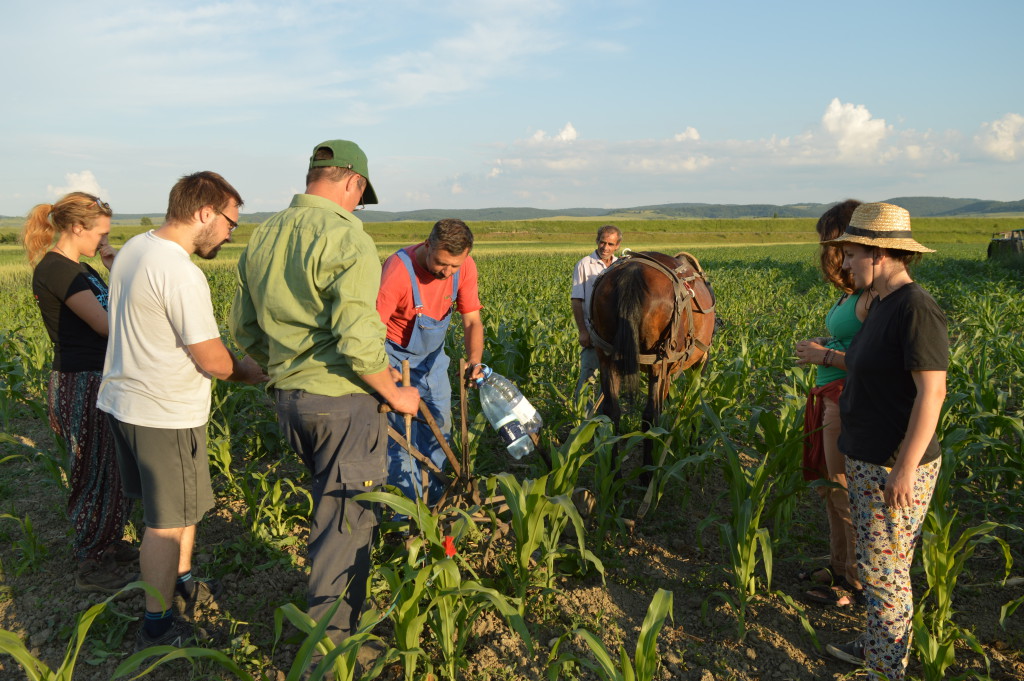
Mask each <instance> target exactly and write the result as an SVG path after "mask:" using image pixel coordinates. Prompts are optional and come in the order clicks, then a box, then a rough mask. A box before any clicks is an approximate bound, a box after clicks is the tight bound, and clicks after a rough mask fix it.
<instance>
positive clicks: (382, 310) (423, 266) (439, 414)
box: [377, 219, 484, 503]
mask: <svg viewBox="0 0 1024 681" xmlns="http://www.w3.org/2000/svg"><path fill="white" fill-rule="evenodd" d="M472 248H473V233H472V232H471V231H470V230H469V227H467V226H466V223H465V222H463V221H462V220H455V219H446V220H440V221H438V222H437V224H435V225H434V228H433V229H432V230H431V232H430V237H429V238H428V239H427V240H426V241H424V242H423V243H420V244H416V245H414V246H408V247H406V248H403V249H401V250H400V251H398V252H397V253H395V254H394V255H392V256H390V257H389V258H388V259H387V260H386V261H385V262H384V268H383V272H382V274H381V282H380V292H379V293H378V294H377V313H378V314H380V318H381V321H383V322H384V324H385V325H386V326H387V340H386V342H385V349H386V350H387V353H388V356H389V357H390V358H391V365H392V366H393V367H395V368H396V369H399V370H400V369H401V366H402V360H403V359H407V360H409V372H410V376H411V379H412V385H413V386H415V387H416V388H418V389H419V391H420V396H421V397H422V399H423V401H424V402H425V403H426V404H427V406H428V407H429V408H430V412H431V414H432V415H433V417H434V419H435V420H436V421H437V425H438V426H440V428H441V431H442V432H443V433H444V434H445V437H448V435H449V433H450V431H451V423H452V418H451V416H452V414H451V412H452V388H451V384H450V383H449V381H448V364H449V359H448V355H447V354H445V351H444V341H445V334H446V333H447V331H448V325H449V323H450V322H451V319H452V310H458V312H459V314H461V315H462V329H463V332H464V337H465V344H466V358H467V360H468V362H469V376H468V378H482V377H483V373H482V371H481V370H480V360H481V358H482V357H483V351H484V325H483V321H482V320H481V319H480V308H481V307H482V306H481V305H480V295H479V291H478V288H477V271H476V263H475V262H473V258H472V257H471V256H470V255H469V252H470V250H471V249H472ZM389 418H390V419H391V420H392V426H394V428H395V430H397V431H398V432H400V433H403V434H404V426H403V423H404V419H403V418H402V416H401V415H400V414H394V413H393V414H391V415H390V416H389ZM412 444H413V446H414V447H416V449H418V450H419V451H420V452H421V453H423V454H424V455H425V456H427V457H429V458H430V460H431V461H433V462H434V463H435V464H436V465H437V466H438V468H440V469H442V470H443V469H444V466H445V462H446V461H447V459H446V457H445V455H444V451H443V450H442V449H441V446H440V445H439V444H438V443H437V441H436V440H435V439H434V436H433V434H432V433H431V432H430V429H429V428H428V427H427V426H426V425H425V424H422V423H418V422H414V423H413V432H412ZM422 468H425V467H424V466H422V465H421V464H420V463H419V462H418V461H416V460H415V459H414V458H413V457H412V456H411V455H410V454H409V453H408V452H406V451H405V450H404V449H402V448H401V447H399V446H398V444H397V443H395V442H393V441H392V442H389V443H388V484H390V485H394V486H396V487H398V488H399V489H401V490H402V492H403V493H405V495H406V496H407V497H409V498H410V499H415V498H418V497H422V496H423V490H422V485H421V469H422ZM428 476H429V478H430V484H429V485H428V488H427V495H426V496H427V502H428V503H431V502H436V501H437V500H438V499H439V498H440V496H441V492H442V491H443V490H444V486H443V484H442V483H441V481H440V480H438V479H437V478H436V477H435V476H433V475H430V474H429V473H428Z"/></svg>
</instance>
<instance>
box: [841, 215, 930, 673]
mask: <svg viewBox="0 0 1024 681" xmlns="http://www.w3.org/2000/svg"><path fill="white" fill-rule="evenodd" d="M826 243H828V244H835V245H838V246H841V247H842V249H843V255H844V258H843V268H844V269H845V270H846V271H848V272H849V273H850V274H851V275H852V277H853V285H854V287H855V288H858V289H869V290H871V291H873V292H874V293H876V294H877V295H878V299H877V300H876V301H875V302H874V304H873V305H872V307H871V314H870V315H868V317H867V319H866V320H865V322H864V326H863V327H862V328H861V330H860V332H859V333H858V334H857V335H856V336H855V337H854V339H853V341H852V342H851V343H850V347H849V348H848V349H847V351H846V357H845V360H846V368H847V378H846V387H845V388H844V389H843V394H842V397H841V398H840V400H839V411H840V420H841V422H842V433H841V434H840V436H839V449H840V451H842V452H843V454H845V455H846V482H847V487H848V489H849V492H850V511H851V513H850V515H851V519H852V521H853V529H854V535H855V539H856V544H857V566H858V570H859V573H860V579H861V582H862V583H863V584H864V589H865V595H866V596H867V599H866V600H867V622H866V625H867V626H866V629H865V632H864V633H863V634H862V635H861V636H860V637H858V638H857V639H855V640H853V641H850V642H849V643H845V644H829V645H828V646H827V649H828V651H829V652H830V653H831V654H832V655H834V656H835V657H837V658H839V659H842V660H846V661H848V662H852V663H854V664H859V665H863V666H865V667H866V668H867V670H868V673H869V675H870V676H871V678H874V679H882V678H884V679H889V681H901V680H902V679H903V678H904V675H905V673H906V662H907V657H908V655H909V652H910V650H909V649H910V637H911V620H912V618H913V614H914V599H913V592H912V590H911V584H910V565H911V563H912V562H913V559H914V547H915V545H916V543H917V540H918V538H919V537H920V535H921V523H922V522H923V521H924V517H925V515H927V513H928V504H929V503H930V502H931V497H932V492H933V491H934V489H935V479H936V477H937V476H938V473H939V463H940V461H941V453H942V452H941V449H940V448H939V442H938V439H937V438H936V434H935V429H936V426H937V424H938V421H939V414H940V412H941V410H942V402H943V400H944V399H945V396H946V370H947V368H948V366H949V335H948V332H947V328H946V317H945V315H944V314H943V313H942V310H941V309H940V308H939V306H938V305H937V304H936V302H935V300H934V299H933V298H932V297H931V296H930V295H929V294H928V293H927V292H926V291H925V290H924V289H923V288H921V286H919V285H918V284H917V283H915V282H914V280H913V279H912V277H911V276H910V271H909V270H908V266H909V265H910V264H911V263H913V262H914V261H916V259H917V258H919V257H920V254H921V253H932V252H934V251H932V250H931V249H929V248H925V247H924V246H922V245H921V244H919V243H918V242H917V241H915V240H914V238H913V236H912V235H911V230H910V214H909V213H907V211H906V210H904V209H902V208H900V207H899V206H894V205H892V204H887V203H867V204H863V205H861V206H859V207H858V208H857V210H855V211H854V213H853V216H852V218H851V220H850V225H849V226H848V227H847V228H846V230H845V232H844V234H843V235H842V236H840V237H839V238H837V239H833V240H831V241H828V242H826Z"/></svg>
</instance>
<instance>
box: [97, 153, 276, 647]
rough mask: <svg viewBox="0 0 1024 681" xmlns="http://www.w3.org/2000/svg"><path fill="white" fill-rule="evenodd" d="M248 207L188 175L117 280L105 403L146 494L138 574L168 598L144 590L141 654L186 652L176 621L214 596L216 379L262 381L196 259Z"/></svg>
mask: <svg viewBox="0 0 1024 681" xmlns="http://www.w3.org/2000/svg"><path fill="white" fill-rule="evenodd" d="M241 205H242V197H241V196H239V194H238V192H237V191H235V188H234V187H232V186H231V185H230V184H228V183H227V181H226V180H225V179H224V178H223V177H221V176H220V175H218V174H217V173H214V172H210V171H204V172H200V173H194V174H192V175H186V176H185V177H183V178H181V179H180V180H179V181H178V182H177V184H175V185H174V188H173V189H171V194H170V199H169V202H168V208H167V216H166V219H165V221H164V224H163V225H162V226H160V227H159V228H157V229H155V230H151V231H149V232H146V233H144V234H139V235H138V236H136V237H133V238H132V239H130V240H129V241H128V242H127V243H126V244H125V245H124V247H123V248H122V249H121V250H120V251H119V252H118V260H117V266H116V267H114V268H113V269H112V270H111V274H110V300H109V322H110V335H109V337H108V340H107V354H106V358H105V361H104V366H103V382H102V383H101V385H100V389H99V395H98V398H97V407H99V409H100V410H102V411H104V412H106V413H107V416H108V419H109V421H110V425H111V429H112V430H113V434H114V441H115V445H116V449H117V458H118V466H119V468H120V470H121V481H122V485H123V486H124V490H125V494H126V495H127V496H129V497H133V498H138V499H142V504H143V509H144V513H143V520H144V522H145V524H146V532H145V535H144V536H143V539H142V546H141V548H140V550H139V554H140V555H139V566H140V568H141V570H142V579H143V580H144V581H146V582H148V583H149V584H151V585H152V586H154V587H155V588H156V589H157V591H159V593H160V596H161V597H162V599H161V598H157V597H156V596H154V595H152V594H149V593H147V594H146V615H145V619H144V620H143V625H142V626H141V627H140V628H139V631H138V634H137V635H136V638H135V647H136V650H141V649H143V648H147V647H149V646H153V645H172V646H178V647H181V646H183V645H187V644H188V643H189V642H190V640H192V638H193V630H192V627H191V625H189V623H188V622H186V621H185V620H184V619H183V618H182V617H181V616H180V615H181V614H185V613H192V614H194V609H195V607H196V605H197V604H203V603H208V602H210V601H212V600H213V596H214V593H215V591H216V588H215V587H214V586H213V585H212V583H210V582H206V581H202V580H198V579H193V578H192V547H193V544H194V542H195V533H196V523H198V522H199V520H200V519H201V518H202V517H203V514H205V513H206V511H208V510H210V509H211V508H213V503H214V499H213V489H212V487H211V485H210V468H209V459H208V458H207V453H206V422H207V420H208V418H209V414H210V378H211V377H216V378H219V379H221V380H229V381H240V382H243V383H249V384H253V383H259V382H260V381H264V380H266V375H265V374H264V373H263V371H262V369H260V367H259V365H257V364H256V363H255V362H254V361H253V360H252V359H250V358H249V357H245V358H243V359H241V360H239V359H237V358H236V357H235V356H234V355H233V354H232V353H231V352H230V351H228V349H227V348H226V347H225V346H224V343H223V342H222V341H221V339H220V330H219V328H218V327H217V321H216V319H215V318H214V316H213V304H212V302H211V300H210V287H209V284H208V283H207V281H206V277H205V276H204V275H203V273H202V271H201V270H200V269H199V268H198V267H196V266H195V265H194V264H193V263H192V260H191V258H190V256H191V255H192V254H193V253H194V254H196V255H198V256H199V257H200V258H205V259H212V258H214V257H215V256H216V255H217V251H218V250H220V247H221V246H222V245H223V244H224V243H226V242H227V241H229V239H230V236H231V232H232V231H233V230H234V228H235V227H237V226H238V222H237V221H238V209H239V207H240V206H241ZM172 605H174V608H173V609H172V607H171V606H172ZM175 611H180V612H179V614H176V613H175Z"/></svg>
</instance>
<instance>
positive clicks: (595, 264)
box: [569, 249, 618, 331]
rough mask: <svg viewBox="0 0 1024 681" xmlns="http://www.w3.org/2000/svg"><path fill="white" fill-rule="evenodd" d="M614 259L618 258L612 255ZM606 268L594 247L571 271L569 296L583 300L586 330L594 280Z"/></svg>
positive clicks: (588, 324)
mask: <svg viewBox="0 0 1024 681" xmlns="http://www.w3.org/2000/svg"><path fill="white" fill-rule="evenodd" d="M616 260H618V258H617V257H616V256H614V255H613V256H612V262H613V263H614V262H615V261H616ZM606 269H608V265H605V264H604V261H603V260H601V258H599V257H598V256H597V249H594V252H593V253H591V254H590V255H587V256H584V257H583V258H581V259H580V261H579V262H578V263H576V267H575V269H573V271H572V293H571V294H570V295H569V297H570V298H574V299H577V300H582V301H583V320H584V321H585V322H586V324H587V330H588V331H589V330H590V298H591V296H592V295H593V293H594V280H595V279H597V275H599V274H601V273H602V272H604V271H605V270H606Z"/></svg>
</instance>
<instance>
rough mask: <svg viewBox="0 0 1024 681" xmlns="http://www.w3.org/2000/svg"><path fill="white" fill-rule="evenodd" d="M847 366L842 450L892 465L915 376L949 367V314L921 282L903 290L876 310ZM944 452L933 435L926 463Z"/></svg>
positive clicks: (913, 393)
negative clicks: (919, 373)
mask: <svg viewBox="0 0 1024 681" xmlns="http://www.w3.org/2000/svg"><path fill="white" fill-rule="evenodd" d="M846 367H847V372H848V374H847V377H846V386H845V387H844V388H843V394H842V397H840V398H839V414H840V420H841V422H842V432H841V434H840V436H839V450H840V451H841V452H843V454H845V455H846V456H849V457H851V458H854V459H857V460H859V461H866V462H868V463H873V464H877V465H891V461H890V458H891V457H895V456H896V454H898V453H899V447H900V443H901V442H902V441H903V438H904V436H905V435H906V433H907V425H908V424H909V422H910V411H911V409H912V408H913V406H914V398H915V397H917V386H916V385H914V379H913V376H912V375H911V372H912V371H946V370H947V368H948V367H949V334H948V332H947V330H946V315H944V314H943V313H942V310H941V309H939V306H938V304H937V303H936V302H935V299H934V298H932V297H931V296H930V295H929V294H928V292H927V291H925V290H924V289H923V288H921V287H920V286H918V285H917V284H915V283H910V284H906V285H904V286H902V287H900V288H899V289H897V290H896V291H893V292H892V293H891V294H889V295H888V296H886V297H885V298H882V299H880V300H876V301H875V303H874V304H873V305H872V306H871V312H870V314H868V318H867V319H866V320H865V321H864V326H863V327H861V330H860V331H859V332H858V333H857V335H856V336H854V337H853V341H852V342H851V343H850V347H849V349H847V351H846ZM940 454H941V450H940V449H939V442H938V439H937V438H936V437H935V435H934V434H933V435H932V440H931V442H930V443H929V444H928V448H927V450H926V451H925V455H924V458H923V459H922V460H921V463H928V462H929V461H934V460H935V459H937V458H938V457H939V456H940ZM887 462H888V463H887Z"/></svg>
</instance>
